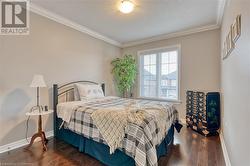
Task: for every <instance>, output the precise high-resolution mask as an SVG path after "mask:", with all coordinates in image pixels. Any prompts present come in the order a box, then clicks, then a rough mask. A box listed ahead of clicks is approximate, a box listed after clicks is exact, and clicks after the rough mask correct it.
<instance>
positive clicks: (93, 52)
mask: <svg viewBox="0 0 250 166" xmlns="http://www.w3.org/2000/svg"><path fill="white" fill-rule="evenodd" d="M30 28H31V32H30V35H28V36H0V131H1V134H0V146H1V145H4V144H7V143H11V142H14V141H17V140H20V139H23V138H25V120H26V118H27V117H26V116H25V112H27V111H28V110H29V108H30V107H31V106H32V105H34V104H35V89H32V88H29V85H30V83H31V80H32V77H33V75H34V74H43V75H44V77H45V80H46V83H47V85H48V89H47V88H45V89H42V96H41V98H42V103H43V104H46V105H48V102H49V101H50V102H51V87H52V84H53V83H59V84H61V83H66V82H70V81H75V80H92V81H96V82H100V83H101V82H105V83H106V89H107V94H108V95H111V94H113V95H114V94H115V91H114V88H113V87H112V85H113V83H112V76H111V74H110V70H111V66H110V61H111V60H112V59H113V58H115V57H118V56H120V54H121V49H120V48H117V47H115V46H112V45H110V44H107V43H105V42H103V41H100V40H97V39H94V38H92V37H90V36H88V35H85V34H83V33H80V32H78V31H75V30H73V29H71V28H69V27H66V26H64V25H61V24H58V23H56V22H53V21H51V20H48V19H47V18H44V17H41V16H38V15H35V14H31V25H30ZM50 105H51V103H50ZM52 122H53V120H52V116H49V117H45V119H44V126H45V130H46V131H50V130H52V129H53V126H52ZM35 130H36V119H35V118H32V119H31V121H30V130H29V136H31V134H33V133H34V132H35Z"/></svg>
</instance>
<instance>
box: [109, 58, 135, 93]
mask: <svg viewBox="0 0 250 166" xmlns="http://www.w3.org/2000/svg"><path fill="white" fill-rule="evenodd" d="M111 64H112V65H113V69H112V73H113V74H114V78H115V81H116V84H117V88H118V90H119V92H120V94H121V95H122V96H123V97H130V96H131V89H132V87H133V85H134V83H135V79H136V74H137V69H136V61H135V58H134V57H133V56H132V55H125V56H123V57H122V58H116V59H114V60H113V61H112V62H111Z"/></svg>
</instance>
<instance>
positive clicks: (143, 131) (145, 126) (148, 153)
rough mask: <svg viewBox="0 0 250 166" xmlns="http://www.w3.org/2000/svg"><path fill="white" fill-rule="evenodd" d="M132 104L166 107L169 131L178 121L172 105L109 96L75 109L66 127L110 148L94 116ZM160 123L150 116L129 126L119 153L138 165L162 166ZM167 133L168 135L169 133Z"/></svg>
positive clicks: (65, 124) (85, 103) (90, 101)
mask: <svg viewBox="0 0 250 166" xmlns="http://www.w3.org/2000/svg"><path fill="white" fill-rule="evenodd" d="M131 103H133V104H136V105H137V106H143V105H148V104H150V105H163V106H164V107H162V108H165V110H164V111H166V112H167V115H168V116H167V119H166V122H167V126H168V129H169V128H170V126H171V125H172V124H174V123H175V122H178V112H177V111H176V109H175V108H174V107H173V105H172V104H170V103H166V102H160V101H150V100H135V99H124V98H118V97H105V98H103V99H99V100H89V101H88V102H84V103H83V104H80V105H79V106H77V107H76V108H74V110H73V111H72V115H71V118H70V121H69V122H65V123H64V128H67V129H69V130H71V131H73V132H75V133H78V134H80V135H83V136H84V137H86V138H89V139H92V140H94V141H97V142H100V143H103V144H106V145H107V143H106V141H105V139H104V138H103V137H102V135H101V134H100V131H99V130H98V128H97V127H96V125H95V124H94V123H93V119H92V118H91V114H92V113H93V112H94V111H96V110H100V109H105V108H112V107H124V106H128V105H131ZM157 124H158V123H157V122H156V121H155V119H154V118H153V117H147V118H146V119H144V120H143V122H142V123H141V124H140V125H138V124H135V123H128V126H127V129H126V132H125V137H124V138H123V140H122V144H121V145H122V146H121V147H119V150H121V151H123V152H125V153H126V154H127V155H128V156H130V157H132V158H133V159H134V160H135V164H136V165H138V166H155V165H158V164H157V154H156V146H155V145H159V144H160V143H161V141H162V139H159V137H160V133H161V128H160V127H159V126H158V125H157ZM165 133H166V134H167V131H166V132H165Z"/></svg>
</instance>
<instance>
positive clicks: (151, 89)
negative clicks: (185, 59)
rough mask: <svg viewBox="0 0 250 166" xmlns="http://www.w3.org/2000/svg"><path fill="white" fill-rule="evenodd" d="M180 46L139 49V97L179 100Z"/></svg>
mask: <svg viewBox="0 0 250 166" xmlns="http://www.w3.org/2000/svg"><path fill="white" fill-rule="evenodd" d="M179 54H180V47H179V46H173V47H168V48H160V49H154V50H147V51H140V52H139V57H140V97H143V98H157V99H166V100H179V88H180V87H179V67H180V64H179Z"/></svg>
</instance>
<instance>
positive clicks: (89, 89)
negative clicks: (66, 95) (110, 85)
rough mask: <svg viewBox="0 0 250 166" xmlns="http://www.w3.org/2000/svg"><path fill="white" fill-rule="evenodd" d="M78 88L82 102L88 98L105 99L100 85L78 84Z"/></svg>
mask: <svg viewBox="0 0 250 166" xmlns="http://www.w3.org/2000/svg"><path fill="white" fill-rule="evenodd" d="M76 87H77V90H78V93H79V97H80V99H81V100H84V99H86V98H91V99H93V98H101V97H104V93H103V91H102V88H101V86H100V85H87V84H76Z"/></svg>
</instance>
